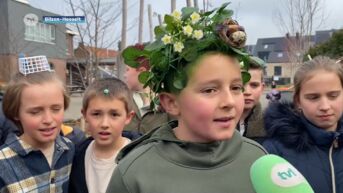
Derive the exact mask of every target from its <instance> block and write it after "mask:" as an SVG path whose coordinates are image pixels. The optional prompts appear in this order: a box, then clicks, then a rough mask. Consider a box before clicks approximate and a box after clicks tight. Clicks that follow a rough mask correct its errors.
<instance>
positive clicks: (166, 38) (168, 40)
mask: <svg viewBox="0 0 343 193" xmlns="http://www.w3.org/2000/svg"><path fill="white" fill-rule="evenodd" d="M161 40H162V42H163V44H164V45H167V44H170V43H171V42H172V39H171V36H169V35H164V36H163V38H162V39H161Z"/></svg>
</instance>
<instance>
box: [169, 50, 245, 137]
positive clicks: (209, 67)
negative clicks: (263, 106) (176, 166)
mask: <svg viewBox="0 0 343 193" xmlns="http://www.w3.org/2000/svg"><path fill="white" fill-rule="evenodd" d="M242 88H243V83H242V79H241V73H240V67H239V65H238V63H237V61H236V60H234V59H232V58H230V57H229V56H224V55H219V54H218V55H209V56H205V57H204V58H203V59H202V60H201V61H200V62H199V63H198V64H197V65H196V66H195V68H194V70H193V72H192V74H191V76H190V78H189V81H188V83H187V86H186V87H185V88H184V89H183V90H182V91H181V93H180V94H179V95H178V96H177V97H176V104H177V105H176V106H177V107H176V108H177V111H176V112H177V115H178V116H179V119H178V120H179V125H178V128H176V129H175V134H176V136H177V137H178V138H180V139H182V140H186V141H192V142H212V141H218V140H223V139H229V138H231V137H232V135H233V133H234V130H235V127H236V124H237V122H238V120H239V118H240V116H241V114H242V112H243V105H244V100H243V93H242Z"/></svg>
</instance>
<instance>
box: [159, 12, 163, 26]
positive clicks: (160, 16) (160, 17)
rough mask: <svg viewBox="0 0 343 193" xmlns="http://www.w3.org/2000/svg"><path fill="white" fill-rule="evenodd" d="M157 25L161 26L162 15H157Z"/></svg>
mask: <svg viewBox="0 0 343 193" xmlns="http://www.w3.org/2000/svg"><path fill="white" fill-rule="evenodd" d="M158 23H159V24H160V26H162V15H161V14H158Z"/></svg>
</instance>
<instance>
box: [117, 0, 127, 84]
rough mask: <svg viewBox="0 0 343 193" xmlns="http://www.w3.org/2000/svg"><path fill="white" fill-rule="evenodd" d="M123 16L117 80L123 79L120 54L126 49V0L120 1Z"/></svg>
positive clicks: (123, 71)
mask: <svg viewBox="0 0 343 193" xmlns="http://www.w3.org/2000/svg"><path fill="white" fill-rule="evenodd" d="M122 4H123V7H122V11H123V15H122V26H121V41H120V57H117V61H118V71H117V72H118V78H119V79H120V80H123V79H124V73H125V64H124V62H123V60H122V57H121V53H122V51H123V50H124V48H125V47H126V26H127V0H123V1H122Z"/></svg>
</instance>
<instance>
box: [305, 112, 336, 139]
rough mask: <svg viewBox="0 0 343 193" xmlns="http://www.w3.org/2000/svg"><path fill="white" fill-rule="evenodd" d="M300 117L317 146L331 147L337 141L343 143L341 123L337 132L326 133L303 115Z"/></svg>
mask: <svg viewBox="0 0 343 193" xmlns="http://www.w3.org/2000/svg"><path fill="white" fill-rule="evenodd" d="M300 117H301V120H302V122H303V123H304V125H305V128H306V130H307V131H308V133H309V135H310V136H311V137H312V139H313V142H314V143H315V144H317V145H319V146H331V145H332V143H333V141H334V140H335V139H339V141H342V136H343V134H342V129H341V124H340V122H339V123H338V125H337V131H325V130H323V129H322V128H319V127H317V126H315V125H314V124H313V123H311V122H310V121H309V120H308V119H306V117H305V116H304V115H303V114H301V116H300Z"/></svg>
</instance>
